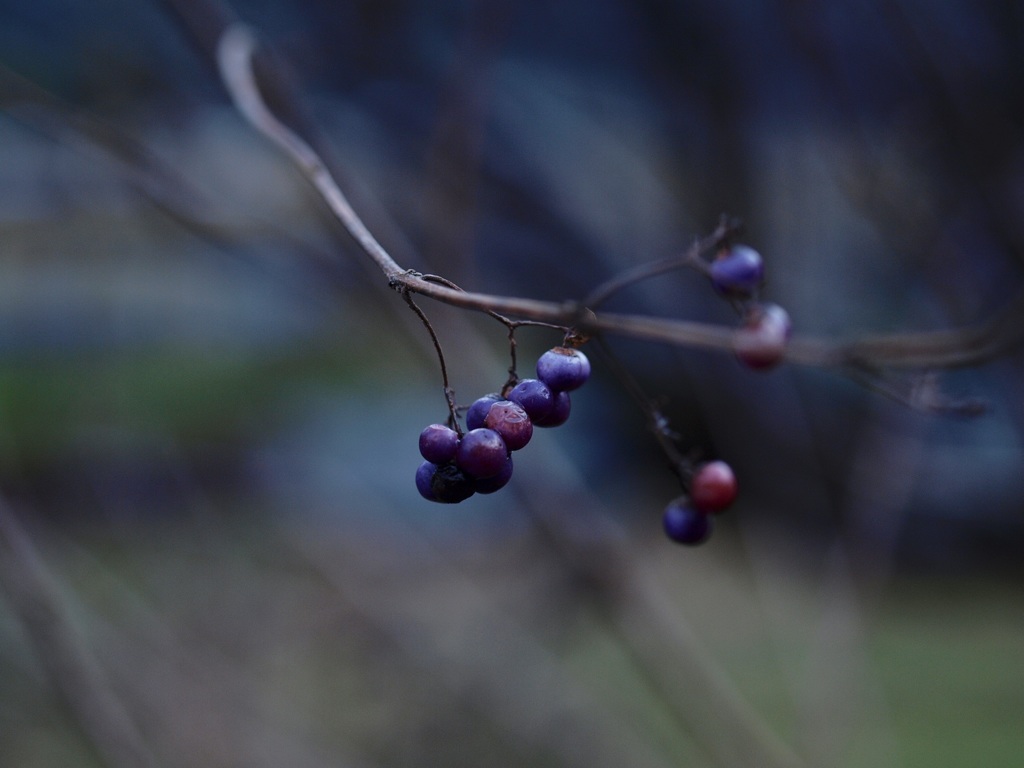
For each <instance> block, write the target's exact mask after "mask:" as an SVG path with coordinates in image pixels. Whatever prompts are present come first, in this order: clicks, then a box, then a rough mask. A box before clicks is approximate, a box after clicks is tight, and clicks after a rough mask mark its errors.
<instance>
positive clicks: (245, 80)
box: [217, 24, 1024, 370]
mask: <svg viewBox="0 0 1024 768" xmlns="http://www.w3.org/2000/svg"><path fill="white" fill-rule="evenodd" d="M255 51H256V40H255V38H254V37H253V35H252V33H251V32H250V31H249V30H248V28H246V27H245V26H243V25H241V24H231V25H229V26H227V27H226V29H225V31H224V33H223V35H221V37H220V40H219V43H218V45H217V62H218V65H219V68H220V73H221V77H222V79H223V81H224V85H225V87H226V88H227V90H228V92H229V94H230V95H231V98H232V99H233V100H234V103H235V106H236V107H237V108H238V110H239V112H241V114H242V115H243V116H244V117H245V118H246V119H247V120H248V121H249V122H250V123H251V124H252V126H253V127H254V128H256V130H258V131H259V132H260V133H262V134H263V135H264V136H265V137H266V138H268V139H269V140H270V141H272V142H273V143H274V144H276V145H277V147H278V148H279V149H281V150H282V151H283V152H284V153H285V154H286V155H288V156H289V157H290V158H291V159H292V161H293V162H294V163H295V164H296V165H297V166H298V167H299V170H300V171H301V172H302V173H303V174H304V175H305V176H306V178H307V179H308V180H309V181H310V183H311V184H312V185H313V186H314V187H315V188H316V190H317V192H319V194H320V196H321V197H322V198H323V200H324V202H325V203H326V204H327V206H328V208H329V209H330V211H331V212H332V213H333V214H334V216H335V217H336V218H337V219H338V220H339V221H340V222H341V223H342V224H343V225H344V227H345V229H346V230H347V231H348V232H349V234H350V235H351V236H352V237H353V238H354V239H355V241H356V242H357V243H358V245H359V246H360V248H362V250H363V251H364V252H365V253H366V254H367V255H368V256H369V257H370V258H371V259H372V260H373V261H374V262H375V263H376V264H377V266H378V267H379V268H380V270H381V271H382V272H383V273H384V275H385V276H386V277H387V278H388V281H389V284H390V285H391V286H392V287H393V288H395V289H396V290H399V291H401V292H410V293H417V294H421V295H423V296H427V297H429V298H432V299H435V300H437V301H441V302H444V303H445V304H450V305H452V306H456V307H461V308H463V309H472V310H478V311H482V312H500V313H502V314H506V315H509V316H512V317H517V318H523V319H528V320H534V321H541V322H547V323H554V324H557V325H566V326H571V327H573V328H576V329H577V330H579V331H580V332H583V333H595V332H607V333H614V334H618V335H621V336H628V337H632V338H635V339H645V340H649V341H661V342H665V343H668V344H673V345H677V346H688V347H698V348H705V349H717V350H729V351H731V350H732V349H733V334H734V330H733V329H732V328H727V327H723V326H716V325H710V324H707V323H698V322H692V321H684V320H675V319H670V318H657V317H649V316H643V315H622V314H611V313H606V312H605V313H601V314H597V313H595V312H592V311H591V310H590V309H589V308H588V307H587V306H586V305H585V304H582V303H579V302H574V301H566V302H560V303H559V302H547V301H537V300H534V299H526V298H517V297H507V296H495V295H492V294H485V293H473V292H467V291H461V290H454V289H452V288H449V287H447V286H444V285H439V284H437V283H436V282H430V281H428V280H425V279H423V277H422V276H420V275H419V274H417V273H416V272H414V271H412V270H408V269H405V268H403V267H402V266H401V265H399V264H398V262H396V261H395V260H394V259H393V258H392V257H391V255H390V254H389V253H388V252H387V250H386V249H385V248H384V246H383V245H381V244H380V242H378V241H377V239H376V238H375V237H374V236H373V234H372V233H371V232H370V231H369V229H368V228H367V227H366V225H365V224H364V223H363V221H362V219H360V218H359V216H358V214H356V212H355V210H354V209H353V208H352V206H351V205H350V204H349V202H348V199H347V198H346V196H345V194H344V193H343V192H342V191H341V189H340V187H339V186H338V184H337V182H336V181H335V179H334V177H333V176H332V174H331V172H330V171H329V169H328V168H327V165H326V164H325V163H324V161H323V159H322V158H321V156H320V154H319V153H317V152H316V151H315V150H314V149H313V147H312V146H311V145H310V144H309V143H307V142H306V141H305V140H304V139H303V138H301V137H300V136H299V135H297V134H296V133H295V132H294V131H293V130H291V129H290V128H288V127H287V126H286V125H284V123H282V122H281V121H280V120H278V119H277V117H275V115H274V114H273V113H272V112H271V111H270V109H269V108H268V107H267V104H266V102H265V101H264V99H263V96H262V94H261V92H260V88H259V86H258V85H257V82H256V76H255V74H254V71H253V65H252V64H253V56H254V54H255ZM720 232H721V227H720V228H719V230H718V231H716V233H713V234H712V235H711V236H709V238H705V239H704V240H701V241H698V245H697V246H696V247H695V249H691V251H690V252H688V253H687V254H686V255H684V256H683V257H682V258H681V259H680V258H676V259H670V260H666V261H664V262H655V263H654V264H653V265H651V266H648V267H643V268H641V269H640V270H639V271H631V272H627V273H624V275H623V276H622V277H620V278H617V279H613V280H611V281H608V282H607V283H605V284H603V285H601V286H598V288H597V289H595V291H594V292H592V293H591V298H593V299H594V302H593V303H595V304H597V303H600V301H603V300H604V299H605V298H607V296H608V295H610V293H611V292H613V291H615V290H618V289H619V288H620V287H622V286H623V285H626V284H630V283H631V282H634V281H635V280H637V279H640V278H641V277H645V276H651V275H655V274H659V273H660V272H663V271H667V270H668V269H674V268H677V267H678V266H682V265H684V264H688V263H691V262H692V253H693V252H695V251H697V250H699V249H701V248H703V247H706V245H707V243H708V242H711V241H713V239H714V238H715V237H716V236H720V234H719V233H720ZM634 272H635V274H634ZM1022 318H1024V292H1022V293H1020V294H1019V295H1018V296H1017V298H1016V299H1015V300H1014V301H1013V302H1011V304H1010V305H1009V306H1008V307H1007V308H1006V310H1004V311H1003V312H1002V313H1000V314H999V315H997V316H996V317H995V318H994V319H992V320H991V321H989V322H987V323H982V324H980V325H976V326H969V327H966V328H962V329H955V330H946V331H930V332H921V333H905V334H894V335H885V336H871V337H865V338H862V339H859V340H855V341H850V342H838V343H837V342H833V341H828V340H824V339H816V338H810V337H797V338H794V339H793V340H791V342H790V344H789V346H788V348H787V353H786V359H787V360H789V361H790V362H794V363H800V364H804V365H813V366H819V367H836V368H851V369H858V370H869V369H872V368H878V367H887V368H904V369H928V368H954V367H964V366H970V365H976V364H978V363H981V362H984V361H985V360H989V359H991V358H993V357H995V356H997V355H998V354H1001V353H1002V352H1004V351H1006V350H1007V349H1009V348H1010V347H1012V346H1014V345H1016V344H1018V343H1020V342H1021V340H1022V339H1024V323H1022V322H1021V320H1022Z"/></svg>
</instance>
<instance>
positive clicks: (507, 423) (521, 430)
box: [484, 400, 533, 451]
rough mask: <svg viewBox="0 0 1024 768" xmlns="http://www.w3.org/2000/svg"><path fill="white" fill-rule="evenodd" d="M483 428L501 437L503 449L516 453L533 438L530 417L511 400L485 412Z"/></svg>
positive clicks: (503, 401) (501, 402)
mask: <svg viewBox="0 0 1024 768" xmlns="http://www.w3.org/2000/svg"><path fill="white" fill-rule="evenodd" d="M484 426H485V427H486V428H487V429H493V430H494V431H495V432H497V433H498V434H499V435H501V439H502V440H504V441H505V447H506V448H508V450H510V451H518V450H519V449H520V448H522V447H524V446H525V445H526V444H527V443H528V442H530V438H531V437H533V423H532V422H531V421H530V417H529V416H527V415H526V411H524V410H523V408H522V406H521V405H519V404H518V403H513V402H512V401H511V400H500V401H498V402H497V403H494V404H493V405H492V406H491V408H490V410H489V411H487V416H486V417H485V418H484Z"/></svg>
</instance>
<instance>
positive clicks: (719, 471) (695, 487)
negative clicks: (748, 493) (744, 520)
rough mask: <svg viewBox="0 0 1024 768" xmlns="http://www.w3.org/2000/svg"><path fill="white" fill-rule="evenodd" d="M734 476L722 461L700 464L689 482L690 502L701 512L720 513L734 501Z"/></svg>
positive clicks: (735, 490) (735, 488)
mask: <svg viewBox="0 0 1024 768" xmlns="http://www.w3.org/2000/svg"><path fill="white" fill-rule="evenodd" d="M736 492H737V487H736V475H734V474H733V471H732V467H730V466H729V465H728V464H726V463H725V462H724V461H710V462H708V463H707V464H701V465H700V466H699V467H697V471H696V472H694V474H693V479H692V480H691V481H690V502H691V503H692V504H693V506H694V507H696V508H697V509H698V510H700V511H701V512H709V513H714V512H721V511H722V510H723V509H725V508H726V507H728V506H729V505H730V504H732V503H733V501H735V500H736Z"/></svg>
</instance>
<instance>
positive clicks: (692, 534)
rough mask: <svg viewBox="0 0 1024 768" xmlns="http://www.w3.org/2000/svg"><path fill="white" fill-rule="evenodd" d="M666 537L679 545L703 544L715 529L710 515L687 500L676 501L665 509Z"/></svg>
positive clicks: (663, 521) (663, 518) (663, 522)
mask: <svg viewBox="0 0 1024 768" xmlns="http://www.w3.org/2000/svg"><path fill="white" fill-rule="evenodd" d="M661 522H662V526H663V527H664V529H665V535H666V536H668V537H669V538H670V539H672V541H675V542H678V543H679V544H689V545H695V544H701V543H703V542H704V541H706V540H707V538H708V536H710V535H711V529H712V528H713V527H714V526H713V522H712V520H711V516H710V515H706V514H704V513H703V512H700V511H698V510H697V509H695V508H694V507H692V506H690V504H688V503H687V502H686V500H685V499H676V500H675V501H673V502H671V503H670V504H669V505H668V506H667V507H665V514H664V516H663V517H662V519H661Z"/></svg>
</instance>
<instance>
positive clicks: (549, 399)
mask: <svg viewBox="0 0 1024 768" xmlns="http://www.w3.org/2000/svg"><path fill="white" fill-rule="evenodd" d="M508 399H509V400H511V401H512V402H513V403H519V405H521V406H522V407H523V410H524V411H526V415H527V416H529V417H530V418H531V419H532V420H534V421H536V420H537V419H543V418H544V417H545V416H547V415H548V414H549V413H551V409H552V408H553V407H554V405H555V396H554V393H552V391H551V388H550V387H548V385H547V384H545V383H544V382H543V381H540V380H539V379H521V380H520V381H519V383H518V384H516V385H515V386H514V387H513V388H512V391H511V392H509V393H508Z"/></svg>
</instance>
